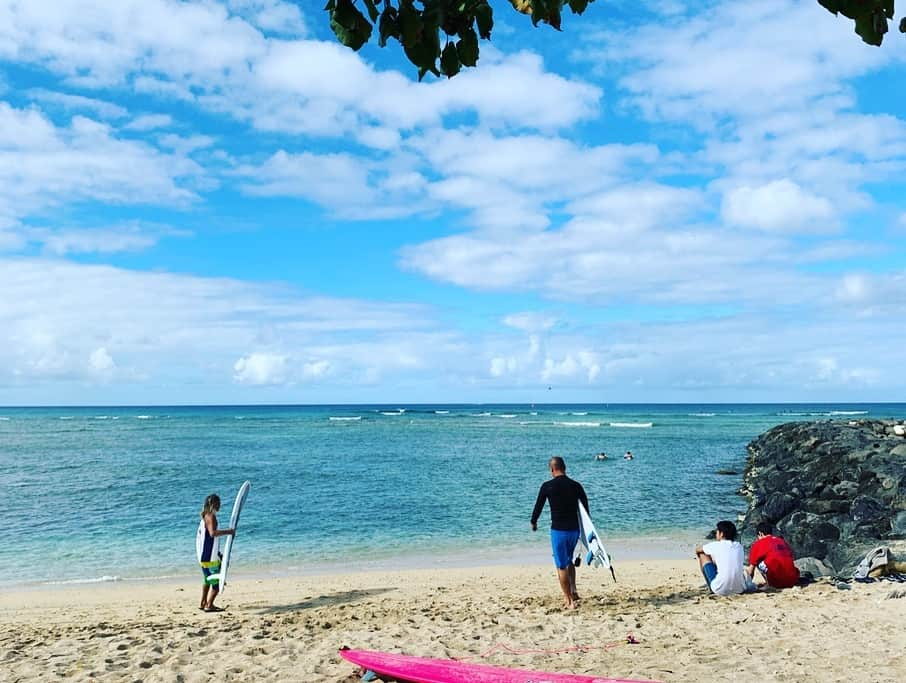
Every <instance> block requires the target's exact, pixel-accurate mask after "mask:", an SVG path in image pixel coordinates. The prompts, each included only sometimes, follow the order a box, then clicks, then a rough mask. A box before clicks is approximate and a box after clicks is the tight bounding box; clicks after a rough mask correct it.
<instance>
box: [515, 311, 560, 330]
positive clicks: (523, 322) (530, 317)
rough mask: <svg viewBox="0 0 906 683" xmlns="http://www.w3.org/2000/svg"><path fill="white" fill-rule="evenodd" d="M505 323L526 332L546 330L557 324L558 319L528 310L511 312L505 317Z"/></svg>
mask: <svg viewBox="0 0 906 683" xmlns="http://www.w3.org/2000/svg"><path fill="white" fill-rule="evenodd" d="M503 324H504V325H507V326H509V327H513V328H515V329H517V330H523V331H525V332H544V331H546V330H549V329H551V328H552V327H553V326H554V325H556V324H557V319H556V318H555V317H553V316H549V315H545V314H543V313H534V312H531V311H526V312H524V313H511V314H510V315H508V316H506V317H504V319H503Z"/></svg>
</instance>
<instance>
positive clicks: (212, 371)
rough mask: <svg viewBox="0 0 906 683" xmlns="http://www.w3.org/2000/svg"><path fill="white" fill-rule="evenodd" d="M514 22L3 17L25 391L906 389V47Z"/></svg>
mask: <svg viewBox="0 0 906 683" xmlns="http://www.w3.org/2000/svg"><path fill="white" fill-rule="evenodd" d="M492 5H493V6H494V9H495V28H494V31H493V34H492V40H491V42H490V43H488V42H485V41H482V44H481V58H480V61H479V66H478V68H476V69H468V70H466V71H464V72H463V73H461V74H460V75H459V76H457V77H455V78H454V79H451V80H446V79H436V78H433V77H431V76H430V75H429V76H428V77H426V78H425V80H424V81H423V82H421V83H419V82H418V81H417V78H416V75H417V74H416V70H415V68H414V67H412V66H411V65H410V64H409V63H408V62H407V61H405V59H404V57H403V55H402V52H401V50H400V49H399V46H397V45H396V44H395V43H391V45H390V46H389V47H387V48H384V49H380V48H378V47H377V45H376V43H374V42H372V43H370V44H369V45H367V46H365V47H364V48H363V49H362V50H361V52H359V53H355V52H353V51H351V50H349V49H347V48H345V47H342V46H340V45H339V44H338V43H337V42H336V40H335V39H334V38H333V35H332V34H331V32H330V29H329V22H328V19H327V15H326V13H325V12H323V11H322V7H323V0H321V1H320V2H315V0H311V2H309V1H308V0H305V1H300V2H295V3H294V2H288V1H286V0H223V1H221V2H216V1H215V0H195V1H188V0H186V1H180V0H47V1H45V0H0V405H120V404H122V405H152V404H194V403H199V404H257V403H303V404H312V403H320V404H324V403H389V404H392V403H404V402H405V403H450V402H466V403H494V402H520V403H521V402H524V403H535V402H538V403H550V402H591V403H630V402H636V403H638V402H641V403H655V402H688V403H703V402H787V401H789V402H793V401H828V402H857V401H903V400H904V392H903V386H904V382H903V376H904V372H906V249H904V245H906V201H904V197H906V181H904V179H906V37H904V36H902V35H901V34H899V33H897V32H896V30H895V28H893V29H892V31H891V33H890V34H888V36H887V38H886V40H885V43H884V45H883V47H881V48H873V47H870V46H867V45H865V44H863V43H862V42H861V40H860V39H859V37H858V36H857V35H855V34H854V33H853V25H852V22H850V21H848V20H846V19H844V18H843V17H835V16H833V15H832V14H830V13H829V12H827V11H826V10H824V9H823V8H822V7H820V6H819V5H818V3H817V2H815V1H814V0H802V1H801V2H798V1H795V0H761V1H759V2H757V3H740V2H734V1H732V0H727V1H723V2H711V1H705V2H697V3H680V2H675V1H672V0H647V1H642V2H639V1H638V0H635V1H634V2H629V1H628V0H610V1H609V2H604V1H603V0H600V1H599V2H595V3H594V4H592V5H591V6H590V7H589V9H588V10H587V12H586V13H585V15H584V16H582V17H575V16H573V15H571V14H567V15H566V16H565V17H564V21H563V31H562V32H561V33H558V32H556V31H554V30H552V29H551V28H550V27H546V26H539V27H538V28H532V26H531V22H530V19H529V18H528V17H525V16H523V15H521V14H518V13H516V12H514V11H513V10H512V9H511V8H510V7H509V3H508V2H506V1H505V0H500V1H497V0H494V1H493V2H492Z"/></svg>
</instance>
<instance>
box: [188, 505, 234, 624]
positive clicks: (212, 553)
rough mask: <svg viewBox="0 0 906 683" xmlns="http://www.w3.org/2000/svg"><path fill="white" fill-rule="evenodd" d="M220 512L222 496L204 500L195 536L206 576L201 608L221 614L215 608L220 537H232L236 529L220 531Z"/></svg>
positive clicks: (199, 559)
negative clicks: (218, 516) (218, 514)
mask: <svg viewBox="0 0 906 683" xmlns="http://www.w3.org/2000/svg"><path fill="white" fill-rule="evenodd" d="M219 510H220V496H218V495H217V494H216V493H212V494H211V495H210V496H208V497H207V498H205V499H204V507H202V508H201V521H200V522H199V523H198V531H197V532H196V534H195V550H196V552H197V554H198V562H199V564H201V573H202V575H203V576H204V585H203V587H202V589H201V606H200V607H199V609H201V610H204V611H205V612H220V611H222V610H223V608H221V607H214V598H216V597H217V594H218V593H219V592H220V550H219V547H218V546H219V544H220V542H219V541H218V540H217V539H218V537H220V536H232V535H234V534H235V533H236V530H235V529H218V528H217V512H218V511H219Z"/></svg>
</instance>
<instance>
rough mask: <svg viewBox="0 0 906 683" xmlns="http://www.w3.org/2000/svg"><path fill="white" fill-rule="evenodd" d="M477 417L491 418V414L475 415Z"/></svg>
mask: <svg viewBox="0 0 906 683" xmlns="http://www.w3.org/2000/svg"><path fill="white" fill-rule="evenodd" d="M475 415H476V416H477V417H491V414H490V413H475Z"/></svg>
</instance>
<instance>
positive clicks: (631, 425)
mask: <svg viewBox="0 0 906 683" xmlns="http://www.w3.org/2000/svg"><path fill="white" fill-rule="evenodd" d="M610 426H611V427H618V428H621V429H648V428H649V427H653V426H654V423H653V422H611V423H610Z"/></svg>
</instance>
